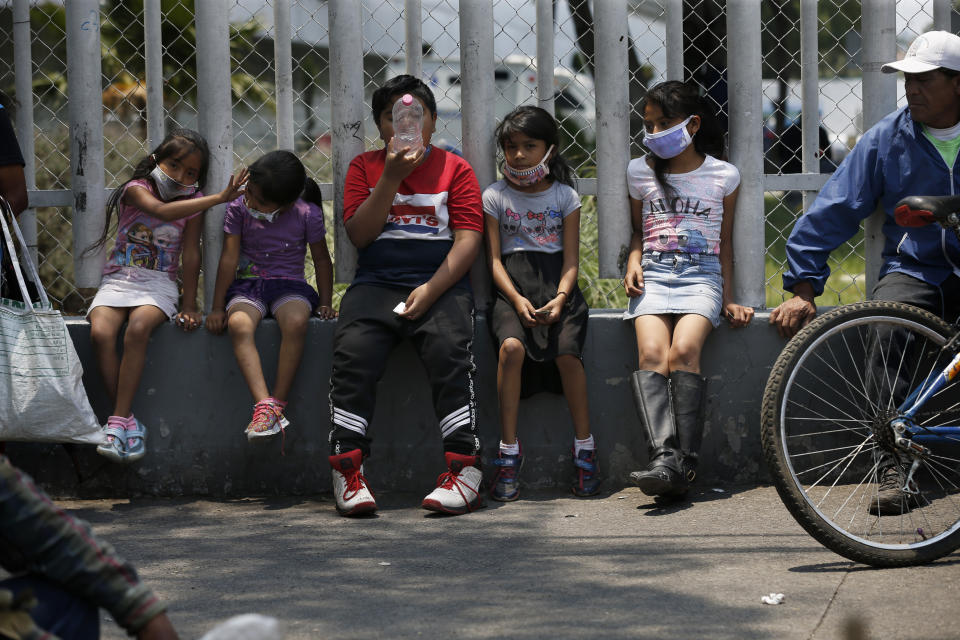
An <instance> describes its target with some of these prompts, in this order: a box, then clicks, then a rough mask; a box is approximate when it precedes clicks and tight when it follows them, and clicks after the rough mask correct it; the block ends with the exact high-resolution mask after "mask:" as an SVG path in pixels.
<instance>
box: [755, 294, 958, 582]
mask: <svg viewBox="0 0 960 640" xmlns="http://www.w3.org/2000/svg"><path fill="white" fill-rule="evenodd" d="M955 332H956V329H955V328H953V327H951V326H950V325H949V324H947V323H946V322H944V321H943V320H941V319H940V318H938V317H937V316H935V315H933V314H931V313H928V312H926V311H923V310H921V309H917V308H916V307H913V306H910V305H907V304H903V303H897V302H888V301H872V302H862V303H855V304H850V305H845V306H843V307H838V308H837V309H834V310H833V311H830V312H828V313H826V314H824V315H823V316H821V317H819V318H817V319H816V320H814V321H813V322H812V323H810V324H809V325H808V326H807V327H806V328H804V329H803V330H802V331H800V332H799V333H798V334H797V335H796V336H794V338H793V339H791V340H790V342H789V343H788V344H787V346H786V347H785V348H784V349H783V351H782V352H781V354H780V356H779V358H778V359H777V361H776V362H775V363H774V366H773V369H772V370H771V372H770V376H769V378H768V380H767V385H766V388H765V389H764V394H763V403H762V408H761V421H762V429H761V438H762V447H763V453H764V458H765V460H766V464H767V467H768V469H769V471H770V475H771V477H772V479H773V482H774V485H775V486H776V489H777V492H778V493H779V495H780V498H781V500H782V501H783V503H784V505H785V506H786V508H787V510H788V511H789V512H790V514H791V515H792V516H793V517H794V518H795V519H796V521H797V522H798V523H799V524H800V525H801V526H802V527H803V528H804V530H806V531H807V533H809V534H810V535H811V536H813V537H814V538H815V539H816V540H817V541H819V542H820V543H821V544H823V545H824V546H825V547H827V548H828V549H830V550H832V551H834V552H835V553H838V554H839V555H841V556H844V557H845V558H848V559H850V560H854V561H856V562H862V563H865V564H869V565H872V566H877V567H898V566H909V565H917V564H924V563H927V562H930V561H932V560H935V559H937V558H940V557H942V556H944V555H947V554H949V553H951V552H952V551H954V550H956V549H957V548H958V547H960V437H954V436H947V437H943V436H939V437H937V438H935V439H934V438H929V437H928V438H925V439H924V446H926V447H927V448H928V452H929V453H930V455H929V456H928V457H925V458H922V459H921V461H920V462H919V463H918V468H917V471H916V474H915V476H914V480H915V481H916V484H915V485H913V486H916V487H917V488H918V490H919V493H918V494H915V498H914V497H911V498H910V499H909V500H907V499H906V498H907V496H906V494H897V493H894V495H895V496H896V498H895V499H896V500H898V501H901V500H902V501H903V502H902V503H901V504H905V503H909V504H910V505H911V506H912V508H910V509H904V508H903V507H902V506H900V507H899V512H898V513H894V514H888V513H883V512H882V511H881V513H879V514H878V513H871V512H870V509H871V507H870V505H872V504H876V502H877V500H878V499H880V495H881V494H880V490H881V488H880V479H881V471H880V469H882V467H878V460H880V459H881V458H882V456H883V455H886V454H885V453H884V452H889V451H890V450H892V449H891V446H892V445H891V444H890V442H891V441H890V440H889V439H888V434H889V432H888V430H887V429H886V427H884V426H882V425H885V424H888V423H889V419H890V417H891V415H892V414H895V413H896V405H897V404H899V403H900V402H901V401H902V400H903V396H904V395H905V394H904V389H906V387H907V385H906V384H904V382H905V381H906V375H909V376H910V382H909V387H910V388H911V389H913V388H915V387H916V386H917V385H919V384H921V382H922V381H923V380H925V379H927V378H928V377H929V376H930V373H931V372H933V371H940V370H942V369H943V368H944V367H945V366H946V364H947V363H948V362H949V361H950V358H951V357H952V355H953V354H952V353H947V352H946V351H944V350H943V349H941V347H942V346H943V345H944V344H945V343H946V342H947V341H948V340H949V339H950V338H951V337H952V336H953V335H954V333H955ZM858 367H859V370H858ZM895 367H896V368H895ZM901 374H905V375H901ZM954 399H956V400H957V401H954ZM924 410H926V411H924ZM917 424H921V425H922V426H943V425H960V393H958V387H957V386H955V384H953V383H951V384H950V385H948V386H947V387H945V388H944V389H942V390H941V391H940V392H938V393H937V394H936V395H935V396H934V397H933V399H932V400H931V401H930V402H929V403H927V404H925V406H924V407H923V408H922V409H921V413H920V414H918V417H917ZM929 433H930V432H929V431H925V432H924V434H925V435H929ZM953 451H956V452H958V453H952V452H953ZM887 459H888V460H889V459H890V458H889V457H888V458H887ZM901 468H903V467H901ZM888 495H889V494H888ZM877 510H878V511H879V510H880V509H879V508H878V509H877Z"/></svg>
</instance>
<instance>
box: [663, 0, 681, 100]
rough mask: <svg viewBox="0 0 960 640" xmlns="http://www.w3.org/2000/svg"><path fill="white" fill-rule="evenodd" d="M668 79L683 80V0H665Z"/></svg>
mask: <svg viewBox="0 0 960 640" xmlns="http://www.w3.org/2000/svg"><path fill="white" fill-rule="evenodd" d="M663 10H664V17H665V20H666V27H667V29H666V36H667V37H666V49H667V80H678V81H680V82H683V0H664V2H663Z"/></svg>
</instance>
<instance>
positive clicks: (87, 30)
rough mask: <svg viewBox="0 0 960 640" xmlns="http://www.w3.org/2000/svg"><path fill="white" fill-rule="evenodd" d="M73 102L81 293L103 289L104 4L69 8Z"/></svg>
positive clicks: (81, 2) (81, 0) (92, 1)
mask: <svg viewBox="0 0 960 640" xmlns="http://www.w3.org/2000/svg"><path fill="white" fill-rule="evenodd" d="M66 9H67V13H66V20H67V23H66V31H67V82H68V83H69V91H70V99H69V113H70V172H71V177H70V180H71V182H70V185H71V189H72V190H73V265H74V282H75V283H76V285H77V287H78V288H91V287H96V286H99V284H100V275H101V272H102V271H103V264H104V262H105V260H106V254H105V252H103V251H100V252H98V253H97V254H96V255H91V254H88V253H87V252H86V251H87V249H88V248H89V247H90V246H91V245H92V244H93V243H94V242H96V241H97V239H99V237H100V234H101V232H102V230H103V224H104V216H105V211H104V205H105V202H106V198H105V196H104V176H103V102H102V98H101V95H100V94H101V91H102V89H101V82H102V77H101V71H100V3H99V2H98V1H97V0H71V2H67V3H66Z"/></svg>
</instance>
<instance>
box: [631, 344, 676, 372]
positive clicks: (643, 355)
mask: <svg viewBox="0 0 960 640" xmlns="http://www.w3.org/2000/svg"><path fill="white" fill-rule="evenodd" d="M669 352H670V350H669V349H668V348H667V347H666V345H662V344H659V343H656V342H652V343H647V344H641V345H640V353H639V357H638V359H639V361H640V368H641V369H658V368H660V367H661V366H662V365H664V364H665V363H666V362H667V358H668V354H669Z"/></svg>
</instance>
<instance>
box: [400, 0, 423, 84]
mask: <svg viewBox="0 0 960 640" xmlns="http://www.w3.org/2000/svg"><path fill="white" fill-rule="evenodd" d="M403 20H404V25H405V27H406V29H405V31H406V47H405V49H406V51H405V52H404V53H406V54H407V73H408V74H409V75H411V76H413V77H414V78H421V77H423V27H422V24H421V23H422V21H423V16H422V11H421V7H420V0H404V2H403Z"/></svg>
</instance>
